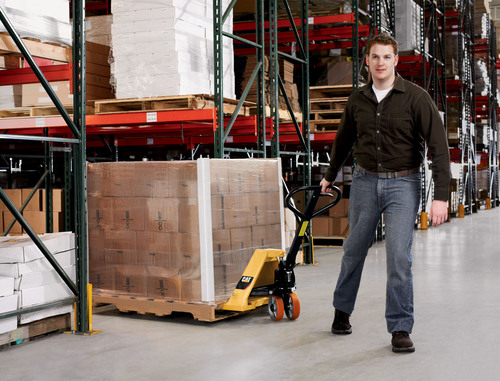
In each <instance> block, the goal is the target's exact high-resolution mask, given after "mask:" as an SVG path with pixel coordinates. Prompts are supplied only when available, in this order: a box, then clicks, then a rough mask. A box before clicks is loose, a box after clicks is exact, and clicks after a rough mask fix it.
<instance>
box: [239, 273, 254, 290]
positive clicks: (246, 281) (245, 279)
mask: <svg viewBox="0 0 500 381" xmlns="http://www.w3.org/2000/svg"><path fill="white" fill-rule="evenodd" d="M253 278H254V277H253V276H244V275H243V276H242V277H241V279H240V281H239V282H238V284H237V285H236V289H238V290H244V289H246V288H247V287H248V286H250V284H251V283H252V281H253Z"/></svg>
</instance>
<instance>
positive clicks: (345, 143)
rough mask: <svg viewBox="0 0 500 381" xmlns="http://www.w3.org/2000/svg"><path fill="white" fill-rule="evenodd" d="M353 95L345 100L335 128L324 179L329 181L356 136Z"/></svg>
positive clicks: (344, 158) (349, 150)
mask: <svg viewBox="0 0 500 381" xmlns="http://www.w3.org/2000/svg"><path fill="white" fill-rule="evenodd" d="M353 96H354V93H353V94H351V96H350V97H349V99H348V101H347V105H346V108H345V110H344V113H343V114H342V118H341V120H340V125H339V128H338V130H337V135H336V136H335V140H334V142H333V146H332V153H331V156H330V166H329V167H328V169H327V171H326V174H325V179H326V180H327V181H329V182H333V181H335V178H336V177H337V173H338V171H339V170H340V168H341V167H342V165H343V164H344V162H345V161H346V160H347V158H348V157H349V155H350V153H351V151H352V147H353V146H354V143H355V141H356V138H357V130H356V122H355V119H354V115H353V107H352V103H353Z"/></svg>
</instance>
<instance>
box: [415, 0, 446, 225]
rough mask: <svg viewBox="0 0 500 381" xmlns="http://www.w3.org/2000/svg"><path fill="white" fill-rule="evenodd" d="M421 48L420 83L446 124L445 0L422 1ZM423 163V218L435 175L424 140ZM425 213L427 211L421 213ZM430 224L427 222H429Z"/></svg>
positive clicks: (425, 216) (425, 215)
mask: <svg viewBox="0 0 500 381" xmlns="http://www.w3.org/2000/svg"><path fill="white" fill-rule="evenodd" d="M420 20H421V23H420V52H421V55H422V63H421V67H420V70H421V73H420V78H421V86H422V87H423V88H424V89H425V90H426V91H427V92H428V93H429V95H430V96H431V98H432V99H433V100H434V103H435V104H436V106H437V108H438V109H439V110H440V111H441V112H442V113H443V125H444V128H445V129H446V127H447V112H446V111H447V101H446V74H445V72H446V69H445V64H446V21H445V2H444V0H421V1H420ZM424 152H425V158H424V163H423V165H422V167H423V168H422V193H421V205H420V206H421V212H420V215H421V218H422V217H423V218H427V208H428V201H429V200H430V198H431V197H432V192H431V191H432V189H433V184H432V178H431V179H429V180H428V179H427V171H426V169H427V167H428V164H429V163H428V160H427V158H428V155H427V144H425V149H424ZM422 213H425V214H422ZM426 225H427V224H424V226H426Z"/></svg>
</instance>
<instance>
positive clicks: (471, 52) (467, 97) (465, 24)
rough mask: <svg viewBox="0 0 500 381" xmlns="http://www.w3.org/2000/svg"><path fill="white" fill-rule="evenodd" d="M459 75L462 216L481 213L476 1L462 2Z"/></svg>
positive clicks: (459, 27) (459, 10)
mask: <svg viewBox="0 0 500 381" xmlns="http://www.w3.org/2000/svg"><path fill="white" fill-rule="evenodd" d="M457 8H458V12H459V16H458V52H459V57H458V72H459V73H460V85H459V113H460V116H461V117H460V125H459V130H458V131H459V141H460V143H459V144H460V150H461V153H460V165H461V167H460V178H459V182H458V191H459V215H461V214H462V213H461V212H460V209H461V208H463V214H464V215H469V214H472V213H475V212H477V210H478V208H477V163H476V137H475V132H474V130H475V125H476V95H475V89H474V82H475V68H474V66H475V61H474V57H475V42H474V2H473V1H470V0H459V1H458V6H457Z"/></svg>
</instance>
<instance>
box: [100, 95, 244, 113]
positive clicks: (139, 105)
mask: <svg viewBox="0 0 500 381" xmlns="http://www.w3.org/2000/svg"><path fill="white" fill-rule="evenodd" d="M237 104H238V101H237V100H234V99H228V98H224V113H227V114H229V113H233V112H234V111H235V109H236V105H237ZM214 107H215V104H214V97H213V95H206V94H193V95H175V96H166V97H152V98H129V99H103V100H96V101H95V113H96V114H112V113H121V112H129V111H164V110H171V111H175V110H200V109H209V108H214ZM239 115H240V116H249V115H250V111H249V106H248V105H247V104H245V105H243V107H242V108H241V109H240V111H239Z"/></svg>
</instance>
